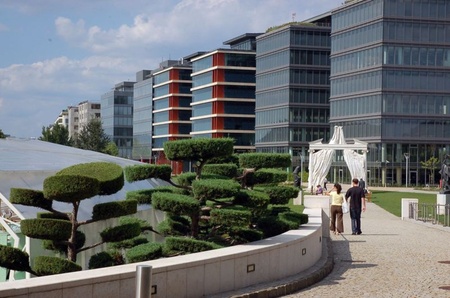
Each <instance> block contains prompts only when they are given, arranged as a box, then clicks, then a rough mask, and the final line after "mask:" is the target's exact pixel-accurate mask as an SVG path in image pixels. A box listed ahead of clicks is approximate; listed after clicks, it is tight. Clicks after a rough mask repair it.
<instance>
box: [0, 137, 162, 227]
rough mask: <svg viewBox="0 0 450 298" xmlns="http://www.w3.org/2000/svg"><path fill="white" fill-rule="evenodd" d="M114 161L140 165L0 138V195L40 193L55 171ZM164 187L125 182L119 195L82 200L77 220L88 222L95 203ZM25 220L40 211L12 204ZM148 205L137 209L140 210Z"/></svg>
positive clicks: (61, 208) (154, 183)
mask: <svg viewBox="0 0 450 298" xmlns="http://www.w3.org/2000/svg"><path fill="white" fill-rule="evenodd" d="M88 162H113V163H116V164H118V165H120V166H121V167H123V168H125V167H126V166H131V165H136V164H142V163H141V162H138V161H133V160H129V159H125V158H120V157H115V156H111V155H108V154H103V153H99V152H94V151H89V150H82V149H78V148H73V147H68V146H63V145H58V144H54V143H49V142H44V141H39V140H35V139H15V138H6V139H0V193H1V194H2V195H3V196H4V197H6V198H7V199H8V198H9V194H10V190H11V188H26V189H34V190H42V187H43V182H44V180H45V179H46V178H47V177H49V176H51V175H54V174H55V173H56V172H58V171H60V170H62V169H64V168H66V167H69V166H72V165H75V164H80V163H88ZM162 185H167V183H166V182H164V181H162V180H156V179H148V180H144V181H138V182H133V183H128V182H126V181H125V185H124V187H123V188H122V190H120V191H119V192H117V193H115V194H113V195H110V196H96V197H93V198H91V199H86V200H83V201H82V202H81V204H80V210H79V217H78V219H79V220H86V219H90V218H91V215H92V208H93V206H94V205H96V204H98V203H105V202H112V201H119V200H124V199H125V196H126V192H127V191H131V190H139V189H148V188H154V187H157V186H162ZM14 207H15V208H16V209H17V210H18V211H19V212H20V213H21V214H22V215H23V216H24V217H25V218H35V217H36V214H37V213H38V212H42V211H43V210H42V209H39V208H35V207H28V206H23V205H18V204H14ZM53 207H54V208H55V209H57V210H59V211H62V212H69V211H71V210H72V205H71V204H68V203H62V202H54V203H53ZM148 208H150V206H139V210H143V209H148Z"/></svg>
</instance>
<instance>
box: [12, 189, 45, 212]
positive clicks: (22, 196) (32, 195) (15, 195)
mask: <svg viewBox="0 0 450 298" xmlns="http://www.w3.org/2000/svg"><path fill="white" fill-rule="evenodd" d="M9 201H10V202H11V203H13V204H20V205H25V206H34V207H40V208H42V209H50V208H51V207H52V203H53V202H52V201H51V200H47V199H46V198H44V193H43V192H42V191H39V190H32V189H24V188H11V193H10V195H9Z"/></svg>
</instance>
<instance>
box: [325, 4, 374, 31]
mask: <svg viewBox="0 0 450 298" xmlns="http://www.w3.org/2000/svg"><path fill="white" fill-rule="evenodd" d="M382 13H383V0H374V1H368V2H366V3H363V4H361V5H355V6H353V7H350V8H349V9H345V10H342V11H339V12H337V13H335V14H334V15H333V22H332V23H331V27H332V30H333V32H335V31H338V30H341V29H344V28H346V27H351V26H355V25H357V24H360V23H364V22H367V21H370V20H372V19H376V18H378V17H380V16H381V15H382Z"/></svg>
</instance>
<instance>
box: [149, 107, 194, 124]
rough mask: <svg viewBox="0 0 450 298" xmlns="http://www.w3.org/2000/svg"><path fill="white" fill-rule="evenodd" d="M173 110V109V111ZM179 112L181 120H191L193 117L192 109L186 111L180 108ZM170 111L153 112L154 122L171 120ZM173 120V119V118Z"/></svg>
mask: <svg viewBox="0 0 450 298" xmlns="http://www.w3.org/2000/svg"><path fill="white" fill-rule="evenodd" d="M172 112H173V111H172ZM177 112H178V119H177V120H180V121H189V119H190V118H191V114H192V113H191V111H190V110H189V111H185V110H179V111H177ZM169 120H170V119H169V111H164V112H157V113H154V114H153V123H160V122H166V121H169ZM172 120H173V119H172Z"/></svg>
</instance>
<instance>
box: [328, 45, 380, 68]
mask: <svg viewBox="0 0 450 298" xmlns="http://www.w3.org/2000/svg"><path fill="white" fill-rule="evenodd" d="M382 57H383V50H382V47H376V48H371V49H367V50H362V51H358V52H355V53H350V54H347V55H343V56H339V57H335V58H331V60H332V63H333V67H332V68H331V73H332V74H337V73H341V72H348V71H352V70H358V69H364V68H367V67H373V66H377V65H381V63H382Z"/></svg>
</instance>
